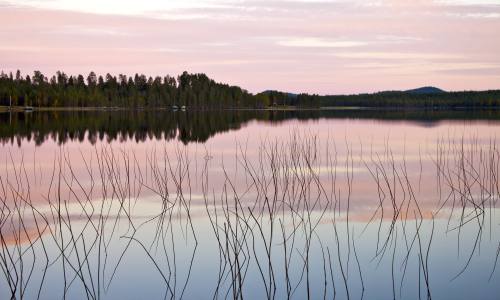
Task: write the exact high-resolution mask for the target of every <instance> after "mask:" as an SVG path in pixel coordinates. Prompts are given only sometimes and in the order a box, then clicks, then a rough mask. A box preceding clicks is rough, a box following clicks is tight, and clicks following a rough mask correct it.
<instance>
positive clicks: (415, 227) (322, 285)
mask: <svg viewBox="0 0 500 300" xmlns="http://www.w3.org/2000/svg"><path fill="white" fill-rule="evenodd" d="M499 133H500V112H499V111H477V112H471V111H422V110H421V111H403V112H401V111H376V110H352V109H346V110H327V111H318V110H308V111H250V110H248V111H246V110H241V111H209V112H196V111H185V112H184V111H176V112H170V111H98V112H96V111H94V112H92V111H78V112H75V111H66V112H63V111H59V112H31V113H12V114H10V113H0V159H1V163H0V200H1V203H0V242H1V246H0V247H1V251H0V266H1V271H2V272H1V273H0V299H9V298H26V299H58V298H68V299H181V298H183V299H214V298H216V299H220V298H224V299H225V298H238V299H243V298H247V299H248V298H249V299H264V298H272V299H284V298H292V299H306V298H311V299H320V298H322V299H323V298H329V299H331V298H335V299H363V298H364V299H425V298H427V299H430V298H434V299H498V295H500V284H499V283H500V271H499V270H498V267H497V265H498V257H499V252H500V212H499V210H498V208H497V203H498V200H499V197H500V179H499V176H500V150H499V147H500V145H499V144H498V143H499V141H497V138H498V135H499Z"/></svg>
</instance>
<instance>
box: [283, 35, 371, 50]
mask: <svg viewBox="0 0 500 300" xmlns="http://www.w3.org/2000/svg"><path fill="white" fill-rule="evenodd" d="M276 44H278V45H279V46H284V47H306V48H351V47H360V46H365V45H367V43H366V42H363V41H353V40H332V39H324V38H315V37H297V38H289V39H283V40H279V41H277V42H276Z"/></svg>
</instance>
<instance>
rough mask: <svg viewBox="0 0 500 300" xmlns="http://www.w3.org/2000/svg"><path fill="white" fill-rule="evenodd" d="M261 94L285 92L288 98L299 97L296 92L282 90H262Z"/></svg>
mask: <svg viewBox="0 0 500 300" xmlns="http://www.w3.org/2000/svg"><path fill="white" fill-rule="evenodd" d="M259 94H266V95H273V94H283V95H286V96H287V97H288V98H297V96H298V95H297V94H294V93H288V92H281V91H277V90H265V91H263V92H260V93H259Z"/></svg>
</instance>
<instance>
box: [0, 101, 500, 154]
mask: <svg viewBox="0 0 500 300" xmlns="http://www.w3.org/2000/svg"><path fill="white" fill-rule="evenodd" d="M322 119H362V120H380V121H385V122H397V121H400V122H401V121H404V122H406V123H408V122H412V123H414V124H417V125H420V126H426V127H433V126H438V125H439V124H440V122H442V121H450V120H455V121H458V122H463V121H464V120H475V121H477V120H484V121H491V122H498V121H500V111H498V110H480V111H460V110H457V111H441V110H437V111H426V110H408V111H387V110H385V111H377V110H353V109H345V110H302V111H255V110H224V111H221V110H216V111H177V112H172V111H165V110H163V111H146V110H143V111H129V110H121V111H120V110H119V111H49V112H35V113H20V112H17V113H0V142H1V143H3V144H5V143H16V144H17V145H18V146H21V144H22V141H34V142H35V143H36V144H37V145H41V144H42V143H43V142H45V141H46V140H48V139H51V140H53V141H57V143H59V144H63V143H66V142H68V141H79V142H84V141H88V142H90V143H91V144H95V143H96V142H97V141H104V140H106V141H114V140H118V141H122V142H123V141H127V140H132V141H136V142H144V141H147V140H150V139H156V140H167V141H169V140H172V139H178V140H180V141H182V142H183V143H184V144H187V143H191V142H198V143H203V142H206V141H207V140H208V139H209V138H211V137H213V136H214V135H215V134H218V133H223V132H227V131H230V130H238V129H240V128H241V127H244V126H245V125H246V124H248V123H249V122H251V121H262V122H266V123H268V124H280V123H282V122H285V121H290V120H301V121H312V120H316V121H317V120H322Z"/></svg>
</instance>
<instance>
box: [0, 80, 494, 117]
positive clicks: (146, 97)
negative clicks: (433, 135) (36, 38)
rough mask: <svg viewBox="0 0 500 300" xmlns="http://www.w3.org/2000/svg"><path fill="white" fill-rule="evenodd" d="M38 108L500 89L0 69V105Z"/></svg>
mask: <svg viewBox="0 0 500 300" xmlns="http://www.w3.org/2000/svg"><path fill="white" fill-rule="evenodd" d="M2 106H3V107H34V108H104V107H106V108H133V109H158V108H182V107H187V108H189V109H197V110H207V109H210V110H213V109H236V108H246V109H265V108H273V107H277V108H282V107H291V108H293V107H299V108H319V107H366V108H394V109H405V108H424V109H436V108H438V109H455V108H467V109H478V108H496V107H500V90H490V91H464V92H439V93H436V92H421V91H420V92H412V91H406V92H404V91H387V92H379V93H374V94H357V95H326V96H319V95H316V94H314V95H311V94H305V93H302V94H292V93H285V92H280V91H273V90H268V91H264V92H261V93H258V94H255V95H254V94H252V93H249V92H248V91H246V90H244V89H242V88H240V87H238V86H231V85H228V84H224V83H218V82H216V81H214V80H212V79H210V78H209V77H208V76H207V75H205V74H202V73H199V74H191V73H188V72H183V73H182V74H181V75H179V76H177V77H173V76H169V75H166V76H164V77H160V76H156V77H151V76H149V77H147V76H146V75H143V74H141V75H139V74H135V76H133V77H129V76H127V75H123V74H120V75H118V77H116V76H113V75H111V74H109V73H108V74H106V75H105V76H104V77H103V76H102V75H97V74H96V73H94V72H90V73H89V74H88V75H87V76H86V77H84V76H83V75H77V76H73V75H67V74H66V73H64V72H61V71H58V72H56V74H55V75H53V76H52V77H50V78H48V77H46V76H45V75H44V74H43V73H42V72H40V71H35V72H34V74H32V75H25V76H24V75H22V74H21V72H20V71H19V70H18V71H17V72H16V73H15V74H13V73H12V72H10V73H9V74H7V73H4V72H3V71H2V72H1V73H0V107H2Z"/></svg>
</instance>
